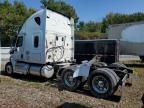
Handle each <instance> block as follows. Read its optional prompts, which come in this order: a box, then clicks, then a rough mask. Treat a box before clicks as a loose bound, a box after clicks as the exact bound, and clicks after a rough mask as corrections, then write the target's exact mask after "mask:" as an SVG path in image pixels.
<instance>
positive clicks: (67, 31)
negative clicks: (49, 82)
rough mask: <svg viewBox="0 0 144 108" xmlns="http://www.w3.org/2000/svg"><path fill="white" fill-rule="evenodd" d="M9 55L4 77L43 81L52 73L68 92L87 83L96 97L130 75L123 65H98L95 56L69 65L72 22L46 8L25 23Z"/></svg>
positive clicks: (109, 92) (71, 62)
mask: <svg viewBox="0 0 144 108" xmlns="http://www.w3.org/2000/svg"><path fill="white" fill-rule="evenodd" d="M75 47H76V46H75ZM10 54H11V56H10V60H9V62H8V63H7V64H6V66H5V71H6V72H7V74H12V73H19V74H24V75H27V74H32V75H37V76H43V77H46V78H51V77H52V76H53V75H55V74H56V76H57V78H58V79H61V81H62V83H63V84H62V85H63V86H64V87H65V88H66V89H68V90H70V91H74V90H76V89H77V88H78V87H79V86H82V85H84V84H85V83H86V82H87V81H88V85H89V87H90V90H91V92H92V93H93V95H95V96H97V97H108V96H110V95H112V94H113V93H114V92H115V91H116V89H117V88H118V86H119V85H123V84H124V82H125V80H126V79H127V78H128V77H129V76H130V74H131V73H132V70H130V69H128V68H127V67H126V66H125V65H123V64H119V63H113V64H110V65H107V64H106V63H101V62H98V61H97V57H94V58H93V59H92V60H90V61H89V62H88V61H83V63H82V64H76V63H73V62H74V20H73V19H72V18H68V17H66V16H64V15H62V14H60V13H57V12H54V11H52V10H47V9H43V10H40V11H38V12H36V13H34V14H33V15H32V16H31V17H29V18H28V19H27V20H26V22H25V23H24V24H23V26H22V28H21V29H20V31H19V33H18V36H17V41H16V44H15V47H14V48H12V49H11V51H10Z"/></svg>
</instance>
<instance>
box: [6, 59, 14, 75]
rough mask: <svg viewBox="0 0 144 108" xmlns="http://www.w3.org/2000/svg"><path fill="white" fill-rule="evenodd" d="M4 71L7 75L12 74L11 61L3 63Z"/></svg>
mask: <svg viewBox="0 0 144 108" xmlns="http://www.w3.org/2000/svg"><path fill="white" fill-rule="evenodd" d="M5 72H6V74H8V75H11V74H13V67H12V63H11V62H8V63H7V64H6V65H5Z"/></svg>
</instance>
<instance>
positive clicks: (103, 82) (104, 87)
mask: <svg viewBox="0 0 144 108" xmlns="http://www.w3.org/2000/svg"><path fill="white" fill-rule="evenodd" d="M92 87H93V89H94V91H96V92H97V93H106V92H107V91H108V89H109V83H108V80H107V79H106V78H105V77H103V76H95V77H94V78H93V80H92Z"/></svg>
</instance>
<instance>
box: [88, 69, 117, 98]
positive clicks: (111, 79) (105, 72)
mask: <svg viewBox="0 0 144 108" xmlns="http://www.w3.org/2000/svg"><path fill="white" fill-rule="evenodd" d="M116 77H118V76H117V75H116V74H115V72H114V71H113V70H111V69H108V68H100V69H97V70H94V71H93V72H91V73H90V76H89V78H88V85H89V88H90V91H91V93H92V94H93V95H94V96H95V97H98V98H107V97H109V96H111V95H113V93H114V92H115V91H116V90H117V84H118V80H117V78H116Z"/></svg>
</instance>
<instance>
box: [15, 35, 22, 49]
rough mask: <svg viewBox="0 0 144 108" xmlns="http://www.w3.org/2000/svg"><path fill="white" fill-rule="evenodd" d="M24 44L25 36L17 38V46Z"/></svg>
mask: <svg viewBox="0 0 144 108" xmlns="http://www.w3.org/2000/svg"><path fill="white" fill-rule="evenodd" d="M22 45H23V37H22V36H20V37H18V38H17V42H16V47H21V46H22Z"/></svg>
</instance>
